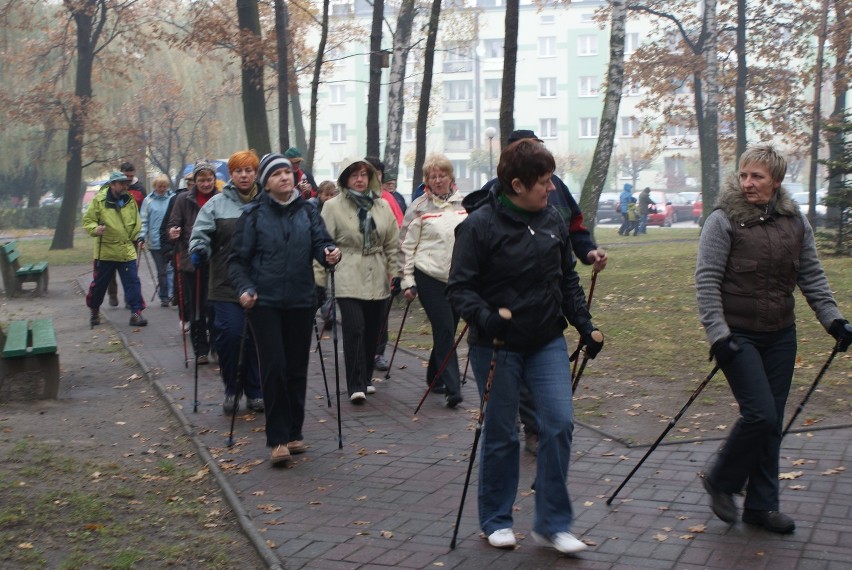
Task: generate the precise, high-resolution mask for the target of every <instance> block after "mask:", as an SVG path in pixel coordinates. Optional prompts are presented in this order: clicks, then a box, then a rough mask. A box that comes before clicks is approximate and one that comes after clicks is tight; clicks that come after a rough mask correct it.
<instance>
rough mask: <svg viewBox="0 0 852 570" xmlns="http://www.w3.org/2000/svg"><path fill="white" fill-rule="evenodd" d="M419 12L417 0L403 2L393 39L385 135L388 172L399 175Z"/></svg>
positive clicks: (385, 159)
mask: <svg viewBox="0 0 852 570" xmlns="http://www.w3.org/2000/svg"><path fill="white" fill-rule="evenodd" d="M415 12H416V8H415V3H414V0H402V3H401V4H400V7H399V14H397V19H396V34H394V37H393V60H392V62H391V68H390V77H389V78H388V120H387V130H386V133H387V134H386V135H385V156H384V163H385V171H386V172H397V171H398V169H399V153H400V147H401V140H402V122H403V119H404V118H405V60H406V59H407V58H408V51H409V43H410V42H411V27H412V26H413V25H414V14H415Z"/></svg>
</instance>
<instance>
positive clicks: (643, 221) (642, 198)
mask: <svg viewBox="0 0 852 570" xmlns="http://www.w3.org/2000/svg"><path fill="white" fill-rule="evenodd" d="M655 204H656V202H654V200H652V199H651V189H650V188H647V187H646V188H645V189H644V190H642V192H640V193H639V233H640V234H647V233H648V210H649V207H650V206H653V205H655Z"/></svg>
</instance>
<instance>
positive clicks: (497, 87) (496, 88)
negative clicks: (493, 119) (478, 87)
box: [485, 79, 503, 99]
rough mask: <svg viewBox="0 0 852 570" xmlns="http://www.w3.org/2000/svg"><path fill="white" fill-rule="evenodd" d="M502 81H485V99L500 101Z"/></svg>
mask: <svg viewBox="0 0 852 570" xmlns="http://www.w3.org/2000/svg"><path fill="white" fill-rule="evenodd" d="M502 83H503V80H502V79H486V80H485V98H486V99H499V98H500V92H501V91H502V89H503V85H502Z"/></svg>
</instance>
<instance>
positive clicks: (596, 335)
mask: <svg viewBox="0 0 852 570" xmlns="http://www.w3.org/2000/svg"><path fill="white" fill-rule="evenodd" d="M592 339H594V341H595V342H602V341H603V334H601V331H592ZM582 342H583V341H580V346H579V347H577V350H580V349H581V348H585V346H584V345H583V344H582ZM582 353H583V363H582V364H580V370H579V371H578V372H577V374H576V375H575V376H574V380H573V381H572V382H571V393H572V394H573V393H574V392H576V391H577V384H579V383H580V376H582V375H583V370H585V369H586V364H588V362H589V355H588V353H587V352H586V351H585V350H583V351H582ZM572 357H573V358H574V368H575V369H576V368H577V362H578V361H579V360H580V358H579V353H577V352H575V353H574V354H573V355H572Z"/></svg>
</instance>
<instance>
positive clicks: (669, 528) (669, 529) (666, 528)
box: [663, 526, 672, 532]
mask: <svg viewBox="0 0 852 570" xmlns="http://www.w3.org/2000/svg"><path fill="white" fill-rule="evenodd" d="M663 530H664V531H666V532H671V531H672V527H670V526H664V527H663Z"/></svg>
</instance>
